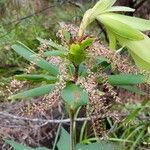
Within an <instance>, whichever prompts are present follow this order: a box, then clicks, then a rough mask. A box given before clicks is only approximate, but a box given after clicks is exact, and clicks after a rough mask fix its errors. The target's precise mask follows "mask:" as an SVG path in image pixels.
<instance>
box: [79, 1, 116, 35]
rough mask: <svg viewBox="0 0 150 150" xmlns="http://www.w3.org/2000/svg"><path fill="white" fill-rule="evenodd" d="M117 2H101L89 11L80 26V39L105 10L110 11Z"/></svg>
mask: <svg viewBox="0 0 150 150" xmlns="http://www.w3.org/2000/svg"><path fill="white" fill-rule="evenodd" d="M115 2H116V0H100V1H98V2H97V3H96V5H95V6H94V7H93V8H91V9H89V10H87V11H86V12H85V14H84V16H83V19H82V22H81V24H80V29H79V34H78V35H79V37H81V36H82V34H83V32H84V30H85V29H86V27H87V26H88V25H89V24H90V23H91V22H93V21H94V20H95V19H96V17H97V16H98V15H100V14H101V13H103V12H104V11H105V10H107V9H109V8H110V7H111V6H112V5H113V4H114V3H115Z"/></svg>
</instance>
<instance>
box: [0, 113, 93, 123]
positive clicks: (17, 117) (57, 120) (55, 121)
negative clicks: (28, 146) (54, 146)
mask: <svg viewBox="0 0 150 150" xmlns="http://www.w3.org/2000/svg"><path fill="white" fill-rule="evenodd" d="M0 115H3V116H6V117H9V118H12V119H16V120H24V121H31V122H46V123H68V122H70V119H69V118H68V119H63V120H61V119H55V120H54V119H51V120H49V119H48V120H46V119H39V118H34V119H31V118H28V117H19V116H15V115H12V114H9V113H5V112H0ZM85 120H91V118H90V117H87V118H84V117H83V118H77V119H76V120H75V121H85Z"/></svg>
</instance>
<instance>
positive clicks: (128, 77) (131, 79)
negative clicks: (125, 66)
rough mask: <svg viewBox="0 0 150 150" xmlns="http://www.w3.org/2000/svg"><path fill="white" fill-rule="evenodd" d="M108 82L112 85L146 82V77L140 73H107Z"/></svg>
mask: <svg viewBox="0 0 150 150" xmlns="http://www.w3.org/2000/svg"><path fill="white" fill-rule="evenodd" d="M108 82H109V83H110V84H112V85H135V84H140V83H145V82H146V77H145V76H144V75H141V74H117V75H109V76H108Z"/></svg>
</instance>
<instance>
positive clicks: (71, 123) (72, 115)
mask: <svg viewBox="0 0 150 150" xmlns="http://www.w3.org/2000/svg"><path fill="white" fill-rule="evenodd" d="M74 117H75V113H74V111H73V110H70V150H74V133H73V131H74Z"/></svg>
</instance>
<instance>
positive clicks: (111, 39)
mask: <svg viewBox="0 0 150 150" xmlns="http://www.w3.org/2000/svg"><path fill="white" fill-rule="evenodd" d="M106 31H107V35H108V40H109V48H110V49H111V50H116V44H117V43H116V42H117V40H116V37H115V35H114V34H113V33H112V32H111V30H109V28H106Z"/></svg>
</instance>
